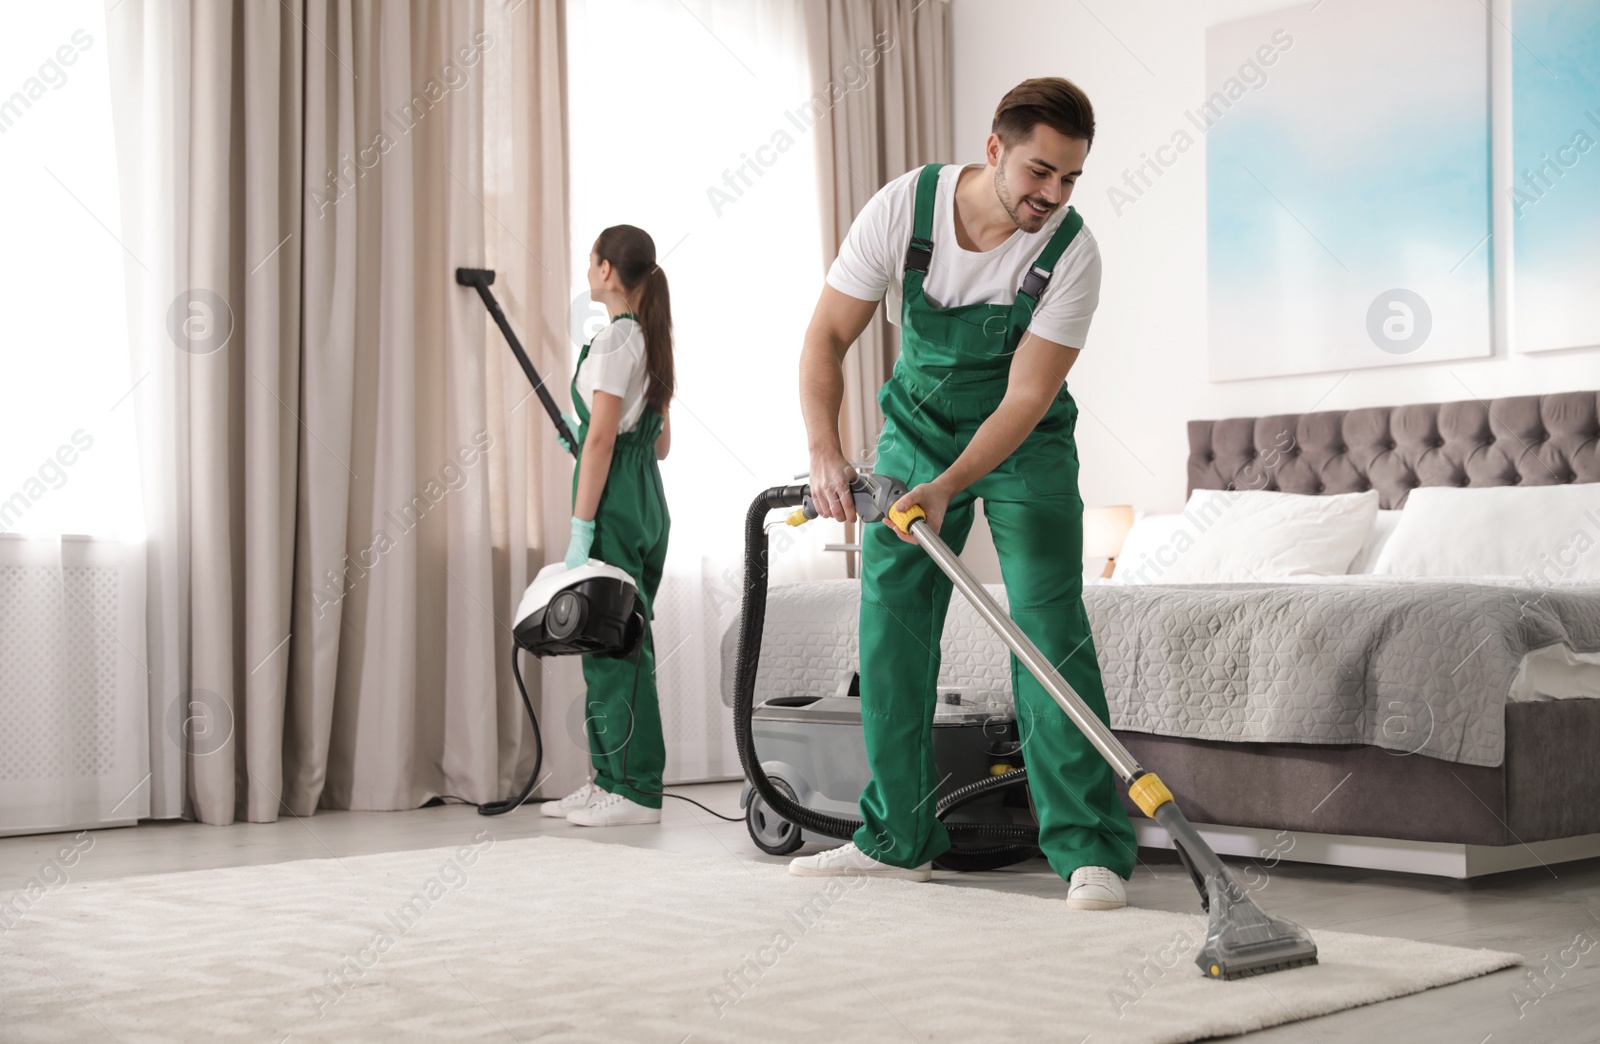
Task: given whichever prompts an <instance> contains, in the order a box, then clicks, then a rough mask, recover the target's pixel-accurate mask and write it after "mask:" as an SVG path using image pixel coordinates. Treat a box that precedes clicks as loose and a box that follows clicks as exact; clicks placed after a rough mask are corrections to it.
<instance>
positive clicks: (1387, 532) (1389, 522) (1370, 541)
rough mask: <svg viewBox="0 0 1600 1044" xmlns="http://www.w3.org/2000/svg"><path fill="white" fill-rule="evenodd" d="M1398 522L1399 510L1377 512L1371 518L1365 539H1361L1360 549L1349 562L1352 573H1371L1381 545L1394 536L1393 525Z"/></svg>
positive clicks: (1381, 548)
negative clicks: (1373, 517)
mask: <svg viewBox="0 0 1600 1044" xmlns="http://www.w3.org/2000/svg"><path fill="white" fill-rule="evenodd" d="M1399 524H1400V512H1399V511H1382V510H1380V511H1379V512H1378V517H1377V518H1375V519H1373V520H1372V528H1371V529H1369V530H1367V539H1366V540H1364V541H1362V543H1361V550H1359V551H1357V552H1356V557H1355V560H1354V561H1353V562H1351V563H1350V572H1352V573H1371V572H1372V567H1373V566H1374V565H1375V564H1377V561H1378V555H1379V554H1380V553H1382V551H1383V547H1384V545H1385V544H1387V543H1388V542H1389V538H1390V537H1392V536H1394V527H1395V526H1398V525H1399Z"/></svg>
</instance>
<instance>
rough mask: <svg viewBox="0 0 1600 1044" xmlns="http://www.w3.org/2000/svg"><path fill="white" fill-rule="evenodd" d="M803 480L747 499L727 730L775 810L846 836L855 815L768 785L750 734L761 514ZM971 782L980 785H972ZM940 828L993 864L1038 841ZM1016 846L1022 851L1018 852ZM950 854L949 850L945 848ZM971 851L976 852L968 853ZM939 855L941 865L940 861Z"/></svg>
mask: <svg viewBox="0 0 1600 1044" xmlns="http://www.w3.org/2000/svg"><path fill="white" fill-rule="evenodd" d="M806 492H807V487H805V486H773V487H772V488H771V489H768V490H766V491H764V492H762V493H760V494H758V495H757V496H756V498H755V499H754V500H753V501H751V502H750V508H749V510H748V511H746V512H745V519H744V598H743V599H742V600H741V604H740V610H739V658H738V661H737V664H736V666H735V672H734V706H733V732H734V742H735V744H736V746H737V747H738V749H739V763H740V765H741V766H743V768H744V775H745V778H746V779H748V780H749V781H750V785H751V787H753V788H754V789H755V791H756V793H758V794H760V795H761V799H762V800H763V801H765V802H766V803H767V807H768V808H770V809H772V810H773V811H774V812H775V813H777V814H778V815H779V816H781V817H783V818H784V819H787V820H788V821H789V822H791V823H793V824H794V825H795V826H798V827H800V828H801V829H802V830H809V831H811V832H812V833H815V834H821V835H823V836H825V837H836V838H840V839H842V840H849V839H850V838H851V837H852V836H853V835H854V834H855V832H856V831H857V830H859V829H860V828H861V820H859V819H852V818H848V817H845V816H831V815H827V814H826V813H822V812H817V811H815V810H813V809H809V808H807V807H805V806H804V805H802V804H800V803H799V802H797V801H793V800H791V799H790V798H789V796H788V795H787V794H785V793H784V792H783V791H782V790H780V789H778V787H776V786H774V785H773V783H772V780H771V779H769V778H768V776H767V774H766V772H765V771H764V770H763V769H762V767H761V759H760V758H759V757H758V756H757V755H756V746H755V734H754V732H753V730H752V728H751V715H752V713H753V711H754V710H755V692H756V668H757V666H758V664H759V662H760V658H761V632H762V629H763V627H764V626H765V624H766V617H767V515H768V514H769V513H770V512H771V511H773V510H776V509H778V508H792V507H797V506H799V505H800V503H801V502H802V500H803V499H804V498H805V495H806ZM1015 775H1017V773H1007V774H1006V775H1004V776H995V777H993V778H992V779H986V780H980V781H979V782H977V783H974V784H971V785H969V786H968V787H966V788H963V790H959V791H956V792H955V793H953V794H951V795H949V796H948V797H947V798H946V800H945V802H944V803H941V813H942V812H945V811H949V809H950V808H953V807H955V806H954V805H950V804H948V802H950V801H951V800H953V799H955V798H956V797H957V796H958V795H962V794H963V792H964V791H965V792H966V794H965V797H964V798H963V800H962V802H961V803H963V804H964V803H965V801H966V800H973V799H975V798H976V797H978V796H981V794H983V793H987V792H989V791H990V790H993V789H997V788H999V787H1003V786H1011V785H1014V784H1015V783H1018V782H1021V780H1019V779H1012V778H1011V777H1012V776H1015ZM974 788H982V789H978V790H975V789H974ZM945 830H946V832H947V833H948V834H949V836H950V840H951V842H952V844H956V843H959V844H962V845H964V846H977V847H979V848H980V849H982V854H985V855H991V856H993V855H999V854H1001V853H1002V851H1003V852H1004V854H1005V855H1007V856H1010V857H1011V858H1008V859H1006V861H1005V862H1002V863H999V864H997V865H1000V866H1005V865H1008V864H1009V863H1013V862H1017V861H1018V860H1019V859H1025V858H1028V856H1031V855H1033V854H1034V852H1035V851H1036V850H1037V847H1038V840H1039V834H1038V831H1037V830H1036V829H1034V828H1033V827H1029V826H1025V825H1023V824H1020V823H1016V824H1009V823H947V824H946V825H945ZM1018 851H1021V852H1022V854H1021V855H1018V854H1017V853H1018ZM948 854H954V853H948ZM973 854H974V855H977V854H979V853H973ZM944 863H945V861H944V858H943V857H941V865H944Z"/></svg>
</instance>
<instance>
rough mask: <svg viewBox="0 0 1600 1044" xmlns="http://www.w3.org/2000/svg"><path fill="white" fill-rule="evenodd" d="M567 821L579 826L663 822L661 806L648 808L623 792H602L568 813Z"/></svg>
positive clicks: (634, 824)
mask: <svg viewBox="0 0 1600 1044" xmlns="http://www.w3.org/2000/svg"><path fill="white" fill-rule="evenodd" d="M567 822H568V823H576V824H577V825H578V826H593V827H606V826H639V825H640V824H644V823H659V822H661V810H660V809H659V808H646V807H645V806H644V805H641V804H639V803H638V802H636V801H630V800H629V799H627V798H625V797H623V796H622V795H621V794H608V793H606V792H605V791H601V792H600V796H599V797H597V798H595V799H594V800H593V801H591V802H590V803H589V804H587V805H585V806H584V807H582V808H575V809H573V810H572V811H571V812H568V813H567Z"/></svg>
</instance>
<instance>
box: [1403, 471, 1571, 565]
mask: <svg viewBox="0 0 1600 1044" xmlns="http://www.w3.org/2000/svg"><path fill="white" fill-rule="evenodd" d="M1372 571H1373V572H1374V573H1386V574H1390V575H1395V576H1518V577H1522V578H1524V579H1526V580H1527V581H1528V582H1529V583H1532V584H1549V583H1555V582H1559V581H1562V580H1600V482H1576V483H1572V484H1570V485H1562V486H1484V487H1478V488H1473V487H1471V486H1418V487H1417V488H1416V489H1413V490H1412V491H1411V495H1410V496H1409V497H1407V498H1406V506H1405V509H1404V510H1403V511H1401V512H1400V524H1399V525H1398V526H1396V527H1395V531H1394V536H1392V537H1390V538H1389V542H1388V543H1387V544H1385V545H1384V548H1383V552H1382V553H1381V554H1379V555H1378V562H1377V564H1376V565H1375V566H1374V567H1373V570H1372Z"/></svg>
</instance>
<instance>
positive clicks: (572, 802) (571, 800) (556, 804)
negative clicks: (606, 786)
mask: <svg viewBox="0 0 1600 1044" xmlns="http://www.w3.org/2000/svg"><path fill="white" fill-rule="evenodd" d="M604 793H605V791H603V790H601V789H600V788H599V787H597V786H595V785H594V783H593V781H591V782H588V783H585V784H584V785H583V786H581V787H579V788H578V789H577V790H574V791H573V792H572V793H570V794H568V795H567V796H566V797H564V798H562V799H561V800H560V801H546V802H545V803H544V804H542V805H540V806H539V814H540V815H544V816H549V817H551V818H552V819H566V818H567V813H568V812H571V811H572V810H573V809H577V808H583V807H584V806H585V805H587V804H589V802H591V801H593V800H594V799H595V798H597V797H599V796H600V795H602V794H604Z"/></svg>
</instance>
